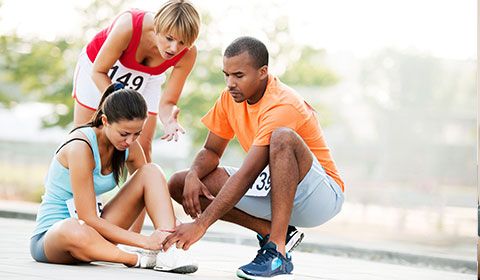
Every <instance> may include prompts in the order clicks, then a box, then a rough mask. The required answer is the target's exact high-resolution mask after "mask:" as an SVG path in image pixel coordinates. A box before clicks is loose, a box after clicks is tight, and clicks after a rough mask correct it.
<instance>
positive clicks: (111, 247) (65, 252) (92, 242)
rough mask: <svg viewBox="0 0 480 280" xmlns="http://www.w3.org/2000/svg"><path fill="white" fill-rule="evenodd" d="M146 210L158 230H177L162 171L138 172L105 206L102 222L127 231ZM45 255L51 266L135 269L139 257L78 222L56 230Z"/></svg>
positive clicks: (47, 239)
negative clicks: (110, 264)
mask: <svg viewBox="0 0 480 280" xmlns="http://www.w3.org/2000/svg"><path fill="white" fill-rule="evenodd" d="M144 208H146V209H147V211H148V214H149V216H150V217H151V218H152V221H153V224H154V226H155V228H160V229H173V228H174V226H175V217H174V213H173V207H172V204H171V199H170V195H169V193H168V189H167V182H166V179H165V176H164V175H163V172H162V171H161V169H160V168H159V167H158V166H157V165H155V164H147V165H144V166H143V167H142V168H140V169H139V170H137V171H136V172H135V173H134V174H133V175H132V176H131V177H130V178H129V179H128V181H127V182H126V183H125V184H124V186H123V187H122V189H121V190H120V191H119V193H118V194H117V195H116V196H115V197H114V198H113V199H112V200H111V201H109V203H107V205H106V206H105V208H104V210H103V213H102V218H104V219H105V220H107V221H108V222H110V223H112V224H115V225H117V226H120V227H122V228H124V229H128V228H130V227H131V225H132V223H133V222H134V221H135V220H136V219H137V217H138V215H139V214H140V212H141V211H142V210H143V209H144ZM45 254H46V256H47V259H48V260H49V261H50V262H54V263H76V262H78V261H85V262H89V261H108V262H118V263H124V264H125V265H127V266H133V265H135V264H136V262H137V255H136V254H130V253H126V252H124V251H122V250H120V249H118V248H117V247H116V246H115V244H113V243H111V242H110V241H108V240H106V239H105V238H103V237H102V236H101V235H100V234H99V233H98V232H97V231H96V230H95V229H93V228H92V227H90V226H88V225H86V224H85V223H83V222H80V221H78V220H76V219H67V220H64V221H62V222H59V223H58V224H57V225H55V226H53V227H52V228H51V229H50V230H49V231H48V232H47V235H46V236H45Z"/></svg>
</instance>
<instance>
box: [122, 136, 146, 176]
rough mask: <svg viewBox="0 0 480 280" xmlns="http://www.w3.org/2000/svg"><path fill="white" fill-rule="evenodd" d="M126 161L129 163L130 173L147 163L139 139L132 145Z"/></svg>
mask: <svg viewBox="0 0 480 280" xmlns="http://www.w3.org/2000/svg"><path fill="white" fill-rule="evenodd" d="M125 163H126V165H127V169H128V173H130V174H133V173H134V172H135V171H137V169H139V168H140V167H142V166H143V165H145V164H146V163H147V159H146V158H145V154H144V152H143V149H142V146H140V144H139V143H138V141H135V142H133V143H132V145H130V148H129V152H128V158H127V161H126V162H125Z"/></svg>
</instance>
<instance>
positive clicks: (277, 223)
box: [269, 128, 313, 255]
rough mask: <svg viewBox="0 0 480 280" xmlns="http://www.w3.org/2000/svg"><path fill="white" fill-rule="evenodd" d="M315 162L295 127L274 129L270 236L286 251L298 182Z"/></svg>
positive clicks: (282, 251) (280, 248)
mask: <svg viewBox="0 0 480 280" xmlns="http://www.w3.org/2000/svg"><path fill="white" fill-rule="evenodd" d="M312 162H313V157H312V154H311V152H310V150H309V149H308V147H307V145H306V144H305V142H303V140H302V138H300V136H298V134H297V133H295V131H293V130H291V129H289V128H278V129H276V130H275V131H274V132H273V133H272V136H271V138H270V156H269V166H270V176H271V179H272V184H271V186H272V189H271V200H272V226H271V233H270V238H269V240H270V241H272V242H273V243H275V244H276V245H277V250H278V251H279V252H280V253H282V254H283V255H285V236H286V234H287V228H288V224H289V222H290V216H291V214H292V208H293V200H294V198H295V193H296V192H297V185H298V183H300V181H301V180H302V179H303V177H305V175H306V174H307V173H308V171H309V170H310V168H311V166H312Z"/></svg>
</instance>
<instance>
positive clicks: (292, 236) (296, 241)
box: [257, 226, 304, 253]
mask: <svg viewBox="0 0 480 280" xmlns="http://www.w3.org/2000/svg"><path fill="white" fill-rule="evenodd" d="M269 237H270V234H267V235H265V236H262V235H260V234H258V233H257V240H258V245H260V248H262V247H263V245H265V244H266V243H267V242H268V238H269ZM303 237H304V234H303V232H301V231H299V230H298V229H297V228H296V227H294V226H288V230H287V236H286V238H285V250H286V251H287V252H289V253H291V252H293V250H294V249H295V248H297V246H298V245H300V243H301V242H302V240H303Z"/></svg>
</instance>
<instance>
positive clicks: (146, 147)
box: [137, 115, 157, 162]
mask: <svg viewBox="0 0 480 280" xmlns="http://www.w3.org/2000/svg"><path fill="white" fill-rule="evenodd" d="M156 128H157V116H153V115H149V116H148V117H147V121H146V122H145V126H144V127H143V130H142V134H141V135H140V137H138V139H137V141H138V143H140V146H142V149H143V152H144V153H145V158H146V159H147V162H152V139H153V136H154V135H155V129H156Z"/></svg>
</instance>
